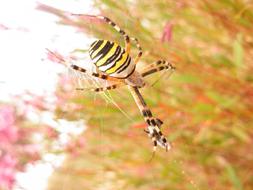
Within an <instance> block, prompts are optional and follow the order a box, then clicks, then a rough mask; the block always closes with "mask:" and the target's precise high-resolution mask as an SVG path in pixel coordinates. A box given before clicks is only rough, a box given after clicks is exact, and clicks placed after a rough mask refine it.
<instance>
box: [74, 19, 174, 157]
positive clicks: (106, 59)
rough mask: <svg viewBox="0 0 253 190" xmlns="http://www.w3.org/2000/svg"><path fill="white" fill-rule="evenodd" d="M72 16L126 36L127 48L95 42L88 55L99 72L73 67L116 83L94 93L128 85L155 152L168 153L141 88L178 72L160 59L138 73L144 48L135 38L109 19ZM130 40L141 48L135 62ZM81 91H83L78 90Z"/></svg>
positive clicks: (165, 143) (159, 123) (108, 42)
mask: <svg viewBox="0 0 253 190" xmlns="http://www.w3.org/2000/svg"><path fill="white" fill-rule="evenodd" d="M73 15H74V16H90V17H93V18H96V19H100V20H103V21H105V22H106V23H107V24H109V25H110V26H112V27H113V28H114V29H115V30H116V31H117V32H119V34H121V35H122V36H123V37H124V41H125V47H121V46H120V45H118V44H117V43H115V42H112V41H109V40H96V41H94V42H93V43H92V44H91V46H90V48H89V55H90V58H91V60H92V61H93V63H94V64H95V66H96V72H90V73H89V71H87V70H86V69H84V68H82V67H80V66H77V65H75V64H72V65H71V66H70V68H72V69H73V70H75V71H77V72H80V73H85V74H87V73H89V75H90V76H92V77H96V78H100V79H102V80H105V81H111V82H113V84H112V85H107V86H105V87H100V88H93V89H92V90H93V91H95V92H101V91H106V90H112V89H116V88H118V87H121V86H124V85H127V86H128V88H129V90H130V92H131V94H132V96H133V98H134V100H135V102H136V104H137V106H138V108H139V110H140V112H141V114H142V116H143V117H144V120H145V122H146V123H147V128H146V129H145V130H144V131H145V132H146V133H147V134H148V136H149V137H150V138H151V140H152V142H153V151H154V152H155V151H156V148H157V145H159V146H160V147H162V148H164V149H166V151H167V150H169V149H170V147H171V146H170V144H169V142H168V141H167V139H166V138H165V136H164V135H163V134H162V132H161V129H160V128H161V125H162V124H163V122H162V121H161V120H160V119H159V118H155V117H154V116H153V114H152V112H151V110H150V109H149V108H148V106H147V104H146V102H145V100H144V99H143V97H142V95H141V93H140V91H139V89H140V88H143V87H144V86H145V85H146V83H145V81H144V77H146V76H148V75H150V74H153V73H155V72H158V71H161V70H165V69H168V70H175V67H174V66H172V65H171V64H170V63H169V62H167V61H164V60H159V61H157V62H155V63H153V64H151V65H150V67H149V68H148V69H147V70H146V71H144V72H138V71H137V70H136V69H135V68H136V65H137V64H138V62H139V60H140V58H141V56H142V48H141V46H140V44H139V41H138V40H137V39H136V38H130V37H129V36H128V35H127V34H126V33H125V31H124V30H122V29H121V28H120V27H119V26H118V25H116V24H115V22H113V21H112V20H111V19H109V18H108V17H104V16H95V15H83V14H73ZM131 40H132V41H134V42H135V43H136V46H137V48H138V55H137V56H136V57H135V58H134V60H132V57H131V56H130V49H131V45H130V41H131ZM79 90H82V89H81V88H79Z"/></svg>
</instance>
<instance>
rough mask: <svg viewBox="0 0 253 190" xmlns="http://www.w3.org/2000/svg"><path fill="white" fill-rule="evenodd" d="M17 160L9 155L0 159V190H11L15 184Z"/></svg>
mask: <svg viewBox="0 0 253 190" xmlns="http://www.w3.org/2000/svg"><path fill="white" fill-rule="evenodd" d="M16 164H17V160H16V159H15V158H13V157H12V156H11V155H8V154H7V155H5V156H3V157H1V158H0V188H3V189H11V188H12V186H13V184H14V182H15V173H16V170H15V167H16Z"/></svg>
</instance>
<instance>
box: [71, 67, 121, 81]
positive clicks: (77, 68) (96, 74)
mask: <svg viewBox="0 0 253 190" xmlns="http://www.w3.org/2000/svg"><path fill="white" fill-rule="evenodd" d="M70 68H72V69H74V70H76V71H79V72H81V73H88V71H87V70H86V69H84V68H82V67H79V66H77V65H71V66H70ZM89 75H90V76H93V77H96V78H100V79H103V80H108V81H114V82H119V83H125V82H124V80H122V79H118V78H114V77H110V76H108V75H105V74H103V73H100V72H98V73H89Z"/></svg>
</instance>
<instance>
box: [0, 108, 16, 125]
mask: <svg viewBox="0 0 253 190" xmlns="http://www.w3.org/2000/svg"><path fill="white" fill-rule="evenodd" d="M14 121H15V117H14V108H13V107H11V106H2V107H0V129H1V128H3V127H6V126H10V125H13V123H14Z"/></svg>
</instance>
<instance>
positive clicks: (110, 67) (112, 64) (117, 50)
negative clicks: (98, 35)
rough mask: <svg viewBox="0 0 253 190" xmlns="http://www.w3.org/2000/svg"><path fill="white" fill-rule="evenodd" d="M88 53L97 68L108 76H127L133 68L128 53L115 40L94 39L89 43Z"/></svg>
mask: <svg viewBox="0 0 253 190" xmlns="http://www.w3.org/2000/svg"><path fill="white" fill-rule="evenodd" d="M89 54H90V57H91V59H92V60H93V61H94V64H95V65H96V66H97V67H98V69H99V70H100V71H102V72H103V73H105V74H107V75H109V76H112V77H115V78H127V77H129V76H130V75H131V74H132V73H133V72H134V70H135V65H134V64H133V63H132V62H131V57H130V55H129V54H128V53H127V52H126V51H125V49H124V48H122V47H121V46H119V45H118V44H117V43H115V42H110V41H108V40H96V41H95V42H93V43H92V44H91V47H90V49H89Z"/></svg>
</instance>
